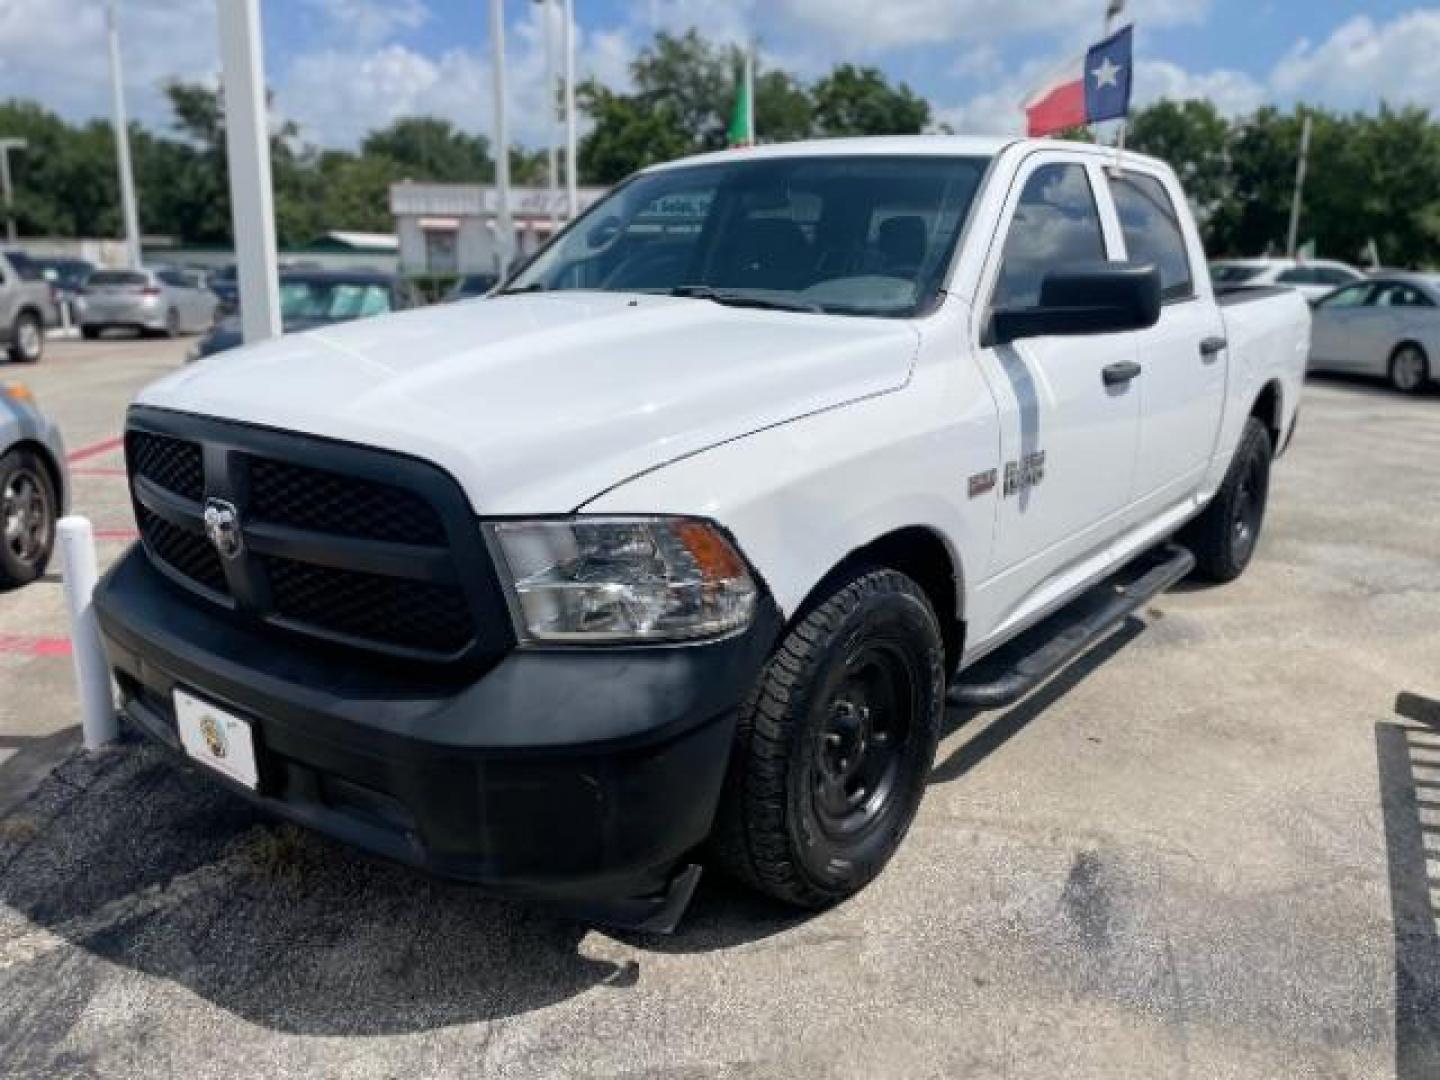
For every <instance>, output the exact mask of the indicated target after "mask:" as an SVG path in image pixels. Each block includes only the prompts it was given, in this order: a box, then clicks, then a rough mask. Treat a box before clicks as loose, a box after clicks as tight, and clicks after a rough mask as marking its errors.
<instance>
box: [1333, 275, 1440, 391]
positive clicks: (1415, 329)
mask: <svg viewBox="0 0 1440 1080" xmlns="http://www.w3.org/2000/svg"><path fill="white" fill-rule="evenodd" d="M1313 325H1314V328H1313V331H1312V337H1311V344H1310V370H1311V371H1338V372H1346V373H1349V374H1354V375H1378V376H1381V377H1383V378H1386V379H1389V380H1390V385H1391V386H1393V387H1395V389H1397V390H1400V391H1403V392H1404V393H1407V394H1413V393H1418V392H1419V391H1421V390H1423V389H1425V387H1426V385H1427V384H1428V383H1429V382H1430V381H1431V380H1433V379H1440V275H1436V274H1392V275H1389V276H1387V277H1383V278H1376V279H1375V280H1373V281H1364V282H1360V283H1359V284H1356V285H1347V286H1346V287H1345V288H1343V289H1339V290H1337V291H1336V292H1333V293H1331V294H1330V295H1329V296H1327V297H1325V298H1324V299H1323V300H1321V301H1319V303H1317V304H1316V305H1315V318H1314V324H1313Z"/></svg>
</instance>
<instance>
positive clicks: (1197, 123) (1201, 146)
mask: <svg viewBox="0 0 1440 1080" xmlns="http://www.w3.org/2000/svg"><path fill="white" fill-rule="evenodd" d="M1229 139H1230V124H1229V122H1228V121H1227V120H1226V119H1225V118H1224V117H1223V116H1221V115H1220V112H1219V110H1218V109H1216V108H1215V106H1214V104H1212V103H1211V102H1209V101H1180V102H1176V101H1160V102H1157V103H1156V104H1154V105H1152V106H1150V107H1149V108H1147V109H1142V110H1140V111H1139V112H1138V113H1136V114H1135V117H1134V118H1133V119H1132V120H1131V121H1130V124H1129V130H1128V131H1127V132H1126V143H1127V145H1128V146H1129V147H1130V148H1131V149H1132V150H1137V151H1139V152H1140V153H1142V154H1151V155H1153V156H1155V157H1158V158H1163V159H1165V160H1166V161H1168V162H1170V164H1171V165H1172V166H1173V167H1174V168H1175V171H1176V172H1177V173H1178V174H1179V175H1180V180H1181V182H1182V183H1183V184H1184V186H1185V193H1186V195H1188V196H1189V198H1190V203H1191V205H1192V206H1193V207H1194V208H1195V211H1196V213H1197V214H1198V215H1199V216H1200V218H1201V220H1202V221H1207V220H1209V218H1210V217H1211V216H1212V215H1213V214H1214V213H1215V212H1216V211H1217V210H1218V209H1219V208H1220V206H1221V204H1222V203H1223V202H1224V201H1225V199H1226V197H1227V196H1228V195H1229V191H1230V159H1229V149H1228V145H1227V144H1228V142H1229Z"/></svg>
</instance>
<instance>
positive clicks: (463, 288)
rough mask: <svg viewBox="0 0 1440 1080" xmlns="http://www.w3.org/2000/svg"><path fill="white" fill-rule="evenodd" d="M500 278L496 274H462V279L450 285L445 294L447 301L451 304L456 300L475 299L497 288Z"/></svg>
mask: <svg viewBox="0 0 1440 1080" xmlns="http://www.w3.org/2000/svg"><path fill="white" fill-rule="evenodd" d="M499 280H500V278H499V277H498V276H497V275H495V274H462V275H461V277H460V280H459V281H457V282H455V284H454V285H452V286H451V287H450V291H449V292H447V293H446V294H445V303H447V304H449V303H452V302H453V301H456V300H473V299H474V298H475V297H477V296H484V295H485V294H486V293H488V292H489V291H490V290H491V289H493V288H495V285H496V283H497V282H498V281H499Z"/></svg>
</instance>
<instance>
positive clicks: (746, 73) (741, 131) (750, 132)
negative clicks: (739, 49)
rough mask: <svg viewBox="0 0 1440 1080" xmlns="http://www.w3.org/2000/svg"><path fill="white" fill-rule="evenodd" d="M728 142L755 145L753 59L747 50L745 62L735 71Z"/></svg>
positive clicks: (752, 55) (734, 144)
mask: <svg viewBox="0 0 1440 1080" xmlns="http://www.w3.org/2000/svg"><path fill="white" fill-rule="evenodd" d="M728 135H729V143H730V145H731V146H754V145H755V60H754V54H753V53H752V52H749V51H747V52H746V53H745V62H744V65H743V66H742V67H741V69H740V70H739V71H738V72H736V78H735V108H733V109H732V110H731V111H730V130H729V133H728Z"/></svg>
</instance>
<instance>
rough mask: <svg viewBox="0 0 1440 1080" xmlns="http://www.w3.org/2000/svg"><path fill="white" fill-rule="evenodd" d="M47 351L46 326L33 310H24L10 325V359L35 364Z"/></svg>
mask: <svg viewBox="0 0 1440 1080" xmlns="http://www.w3.org/2000/svg"><path fill="white" fill-rule="evenodd" d="M44 353H45V326H44V324H43V323H42V322H41V321H40V316H39V315H36V314H35V312H33V311H22V312H20V314H19V315H16V316H15V321H14V322H13V323H12V324H11V325H10V359H11V360H14V361H15V362H16V363H17V364H33V363H35V362H36V361H38V360H39V359H40V357H41V356H43V355H44Z"/></svg>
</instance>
